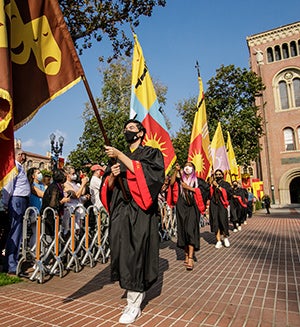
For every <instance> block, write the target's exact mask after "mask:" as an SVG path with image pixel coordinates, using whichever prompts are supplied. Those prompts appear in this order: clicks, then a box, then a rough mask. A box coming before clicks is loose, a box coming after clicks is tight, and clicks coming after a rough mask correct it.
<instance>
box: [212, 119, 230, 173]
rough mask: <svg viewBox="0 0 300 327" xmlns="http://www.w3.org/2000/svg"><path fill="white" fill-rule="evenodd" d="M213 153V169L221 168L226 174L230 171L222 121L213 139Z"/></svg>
mask: <svg viewBox="0 0 300 327" xmlns="http://www.w3.org/2000/svg"><path fill="white" fill-rule="evenodd" d="M211 155H212V164H213V170H214V171H216V170H217V169H221V170H222V171H223V173H224V174H226V173H228V172H229V169H230V166H229V161H228V156H227V151H226V147H225V141H224V137H223V132H222V128H221V123H220V122H218V126H217V129H216V131H215V135H214V137H213V139H212V141H211Z"/></svg>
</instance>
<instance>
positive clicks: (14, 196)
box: [2, 149, 30, 275]
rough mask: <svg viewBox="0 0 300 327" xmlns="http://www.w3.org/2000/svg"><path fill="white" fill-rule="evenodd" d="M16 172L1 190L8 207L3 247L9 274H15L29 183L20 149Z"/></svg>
mask: <svg viewBox="0 0 300 327" xmlns="http://www.w3.org/2000/svg"><path fill="white" fill-rule="evenodd" d="M15 156H16V160H15V163H16V168H17V174H16V175H15V176H14V178H13V179H12V180H11V181H9V182H8V184H6V185H5V186H4V188H3V190H2V202H3V206H4V208H6V209H8V215H9V220H10V231H9V233H8V236H7V242H6V249H5V268H4V269H5V270H6V271H7V272H8V274H10V275H15V274H16V269H17V265H18V258H19V253H20V246H21V241H22V236H23V216H24V213H25V211H26V209H27V207H28V202H29V196H30V185H29V182H28V179H27V176H26V173H25V170H24V168H23V166H22V164H24V163H25V162H26V153H25V152H23V151H22V149H17V150H16V151H15Z"/></svg>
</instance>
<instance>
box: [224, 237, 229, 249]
mask: <svg viewBox="0 0 300 327" xmlns="http://www.w3.org/2000/svg"><path fill="white" fill-rule="evenodd" d="M224 246H225V247H226V248H229V247H230V243H229V239H228V238H227V237H225V238H224Z"/></svg>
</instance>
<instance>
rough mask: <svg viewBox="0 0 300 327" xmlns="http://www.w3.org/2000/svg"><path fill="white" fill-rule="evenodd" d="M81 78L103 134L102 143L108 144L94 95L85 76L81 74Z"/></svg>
mask: <svg viewBox="0 0 300 327" xmlns="http://www.w3.org/2000/svg"><path fill="white" fill-rule="evenodd" d="M82 80H83V83H84V86H85V89H86V91H87V94H88V96H89V99H90V101H91V104H92V107H93V110H94V113H95V116H96V118H97V121H98V125H99V127H100V130H101V132H102V135H103V138H104V143H105V145H108V146H110V145H111V143H110V141H109V139H108V137H107V134H106V130H105V129H104V126H103V123H102V120H101V118H100V115H99V112H98V109H97V105H96V102H95V100H94V97H93V94H92V91H91V88H90V85H89V83H88V81H87V79H86V77H85V75H82Z"/></svg>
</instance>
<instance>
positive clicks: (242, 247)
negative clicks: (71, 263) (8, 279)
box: [0, 209, 300, 327]
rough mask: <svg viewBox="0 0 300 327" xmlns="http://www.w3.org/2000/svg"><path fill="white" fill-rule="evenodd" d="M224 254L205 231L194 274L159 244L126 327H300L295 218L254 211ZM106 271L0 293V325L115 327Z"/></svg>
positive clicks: (299, 221)
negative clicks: (149, 282)
mask: <svg viewBox="0 0 300 327" xmlns="http://www.w3.org/2000/svg"><path fill="white" fill-rule="evenodd" d="M230 242H231V247H230V248H221V249H215V248H214V237H212V234H211V233H210V232H209V227H208V226H207V227H205V228H202V230H201V250H200V251H199V252H197V262H196V263H195V268H194V270H193V271H190V272H189V271H186V270H185V269H184V267H183V261H182V259H183V253H182V252H181V251H179V250H178V249H177V248H176V244H175V243H174V242H172V241H166V242H163V243H161V251H160V276H159V280H158V281H157V283H156V284H155V285H154V286H153V288H152V289H151V290H149V291H148V292H147V295H146V298H145V301H144V305H143V313H142V316H141V317H140V318H139V319H138V320H137V321H136V322H135V323H134V324H133V325H132V326H151V327H154V326H155V327H156V326H160V327H163V326H168V327H169V326H176V327H181V326H189V327H197V326H207V327H208V326H218V327H222V326H228V327H242V326H246V327H252V326H260V327H269V326H270V327H271V326H272V327H274V326H276V327H284V326H290V327H292V326H293V327H299V326H300V211H299V209H272V211H271V215H266V214H265V213H264V212H262V211H260V212H258V213H256V214H255V215H254V217H253V218H251V219H249V220H248V224H247V225H244V226H243V228H242V230H241V231H240V232H238V233H231V236H230ZM109 276H110V268H109V265H108V264H97V265H96V266H95V267H94V268H90V267H84V268H83V270H82V271H81V272H79V273H74V272H69V273H68V274H67V275H66V276H64V277H63V278H60V277H58V276H55V277H53V278H52V279H50V280H48V281H47V282H45V283H44V284H38V283H36V282H30V281H28V280H25V281H24V282H22V283H19V284H15V285H9V286H4V287H0V326H5V327H7V326H14V327H16V326H20V327H21V326H22V327H25V326H30V327H34V326H66V327H69V326H82V327H83V326H84V327H93V326H109V327H110V326H119V324H118V319H119V316H120V313H121V310H122V308H123V306H124V305H125V302H126V301H125V298H124V293H123V291H122V290H121V289H120V288H119V286H118V284H117V283H114V284H112V283H111V282H110V277H109Z"/></svg>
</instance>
